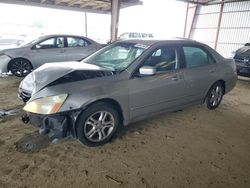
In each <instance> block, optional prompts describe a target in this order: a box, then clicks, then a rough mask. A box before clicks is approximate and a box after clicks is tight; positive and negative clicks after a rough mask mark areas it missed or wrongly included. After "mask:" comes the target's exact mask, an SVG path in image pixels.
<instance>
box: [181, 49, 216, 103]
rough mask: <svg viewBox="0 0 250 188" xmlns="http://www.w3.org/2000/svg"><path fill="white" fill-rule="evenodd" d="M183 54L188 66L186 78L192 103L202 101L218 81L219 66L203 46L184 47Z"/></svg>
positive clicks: (185, 73)
mask: <svg viewBox="0 0 250 188" xmlns="http://www.w3.org/2000/svg"><path fill="white" fill-rule="evenodd" d="M182 53H183V56H184V61H185V66H186V69H185V71H184V77H185V80H186V83H187V87H188V91H187V92H188V95H189V96H190V98H189V99H190V102H192V101H193V102H194V101H199V100H202V99H204V98H205V96H206V93H207V91H208V90H209V88H210V87H211V86H212V84H213V83H215V82H216V81H217V80H218V77H219V76H218V69H217V66H218V64H217V63H216V61H215V59H214V58H213V57H212V55H211V54H210V53H209V52H208V51H207V50H206V49H205V48H204V47H202V46H196V45H184V46H183V47H182Z"/></svg>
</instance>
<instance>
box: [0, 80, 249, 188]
mask: <svg viewBox="0 0 250 188" xmlns="http://www.w3.org/2000/svg"><path fill="white" fill-rule="evenodd" d="M19 82H20V79H18V78H15V77H8V78H0V110H1V109H13V108H14V109H15V108H20V107H21V105H22V102H20V101H19V100H18V98H17V90H18V85H19ZM27 139H30V140H32V139H33V140H37V143H38V145H39V146H41V149H40V150H37V151H34V152H27V151H26V152H24V151H22V150H20V147H19V145H18V144H19V143H20V142H21V141H23V140H27ZM20 151H22V152H20ZM0 187H1V188H5V187H11V188H13V187H20V188H21V187H22V188H34V187H46V188H47V187H50V188H53V187H60V188H63V187H67V188H70V187H102V188H103V187H152V188H153V187H168V188H171V187H174V188H176V187H181V188H182V187H183V188H184V187H191V188H203V187H214V188H223V187H225V188H230V187H234V188H248V187H250V80H249V79H245V80H239V81H238V83H237V86H236V88H235V89H234V90H233V91H232V92H230V93H229V94H228V95H226V96H225V97H224V99H223V102H222V104H221V106H220V107H219V108H218V109H217V110H214V111H209V110H207V109H206V107H205V106H194V107H191V108H188V109H185V110H183V111H180V112H175V113H171V114H163V115H160V116H157V117H155V118H152V119H149V120H145V121H141V122H138V123H135V124H132V125H130V126H128V127H126V128H124V129H123V130H121V131H120V133H119V134H118V136H117V137H116V138H115V139H114V140H113V141H112V142H111V143H109V144H106V145H105V146H102V147H97V148H88V147H86V146H83V145H81V144H80V143H79V142H78V141H77V140H73V139H65V140H61V141H59V142H58V143H57V144H50V143H49V142H48V140H47V139H46V138H41V137H39V136H38V133H37V129H36V128H34V127H32V126H31V125H29V124H28V125H26V124H23V123H22V122H21V120H20V115H13V116H6V117H4V118H0Z"/></svg>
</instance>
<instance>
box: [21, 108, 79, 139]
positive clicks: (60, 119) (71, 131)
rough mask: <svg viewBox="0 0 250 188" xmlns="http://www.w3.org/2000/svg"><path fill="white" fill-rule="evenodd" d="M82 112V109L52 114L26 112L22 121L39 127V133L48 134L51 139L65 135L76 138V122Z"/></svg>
mask: <svg viewBox="0 0 250 188" xmlns="http://www.w3.org/2000/svg"><path fill="white" fill-rule="evenodd" d="M80 112H81V111H80V110H78V111H68V112H64V113H58V114H52V115H40V114H34V113H26V114H25V115H24V116H23V117H22V121H23V122H24V123H31V124H32V125H34V126H36V127H38V128H39V133H40V134H41V135H48V137H49V138H50V139H51V140H54V139H62V138H65V137H73V138H76V132H75V123H76V119H77V117H78V115H79V114H80Z"/></svg>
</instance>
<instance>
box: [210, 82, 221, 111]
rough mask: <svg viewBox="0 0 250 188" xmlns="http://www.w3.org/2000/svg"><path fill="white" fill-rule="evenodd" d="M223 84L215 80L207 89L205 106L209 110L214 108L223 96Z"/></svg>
mask: <svg viewBox="0 0 250 188" xmlns="http://www.w3.org/2000/svg"><path fill="white" fill-rule="evenodd" d="M223 95H224V86H223V84H222V83H221V82H216V83H215V84H214V85H213V86H212V87H211V88H210V90H209V91H208V94H207V97H206V104H207V108H208V109H210V110H213V109H216V108H217V107H218V106H219V105H220V103H221V100H222V98H223Z"/></svg>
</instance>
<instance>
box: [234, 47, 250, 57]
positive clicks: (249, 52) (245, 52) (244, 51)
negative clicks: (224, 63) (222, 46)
mask: <svg viewBox="0 0 250 188" xmlns="http://www.w3.org/2000/svg"><path fill="white" fill-rule="evenodd" d="M235 54H237V55H242V56H250V46H243V47H242V48H240V49H238V50H237V51H236V52H235Z"/></svg>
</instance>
